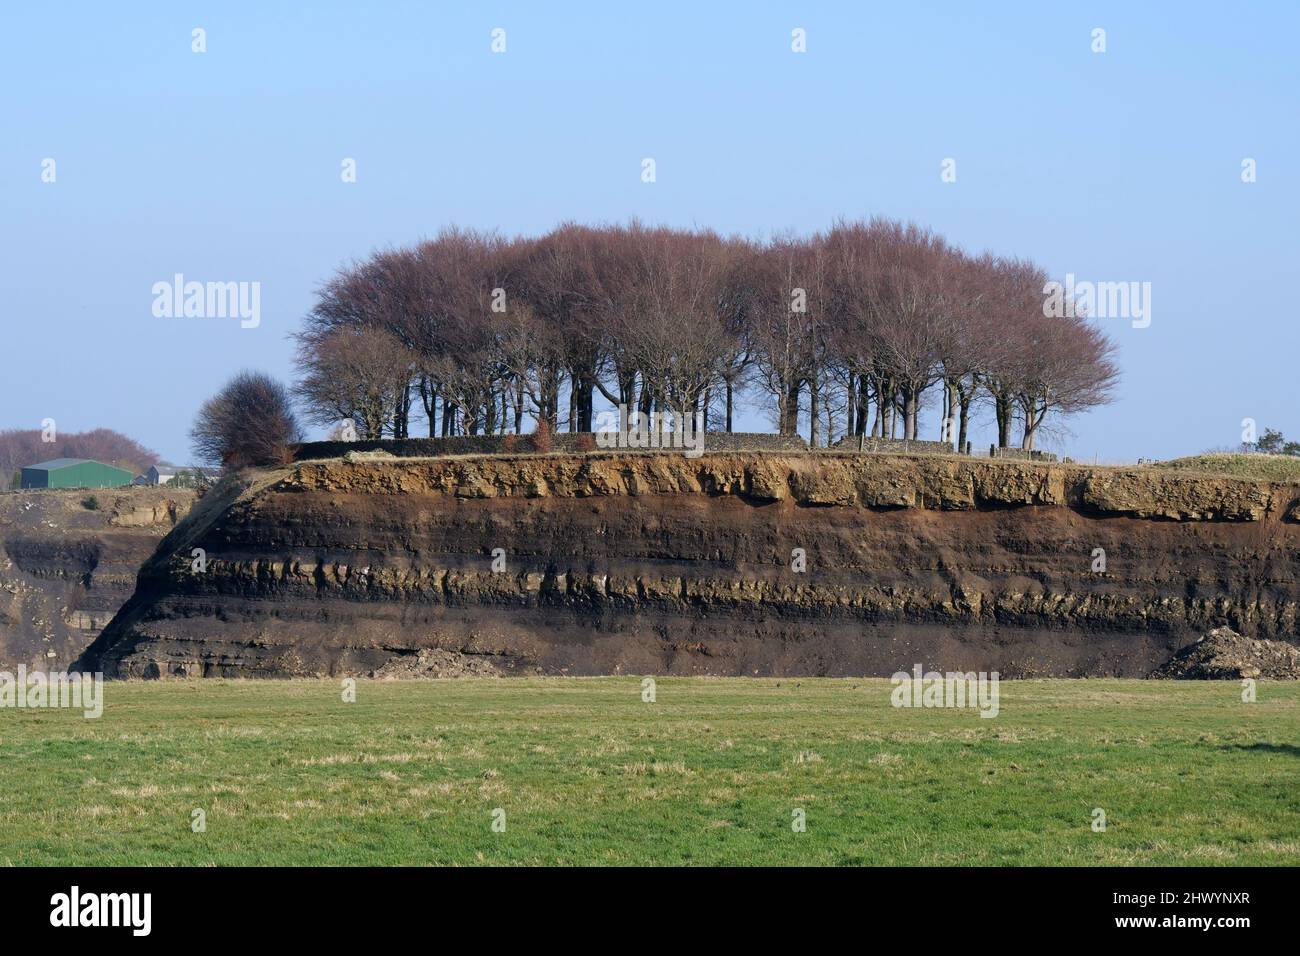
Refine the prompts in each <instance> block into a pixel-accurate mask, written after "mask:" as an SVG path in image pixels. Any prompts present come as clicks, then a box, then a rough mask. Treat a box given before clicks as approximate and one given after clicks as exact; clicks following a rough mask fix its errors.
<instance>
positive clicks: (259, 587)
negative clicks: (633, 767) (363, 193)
mask: <svg viewBox="0 0 1300 956" xmlns="http://www.w3.org/2000/svg"><path fill="white" fill-rule="evenodd" d="M1298 500H1300V485H1294V484H1282V483H1270V482H1263V481H1252V480H1245V479H1234V478H1224V477H1216V476H1207V475H1194V474H1185V473H1179V472H1169V471H1160V470H1155V469H1149V468H1141V469H1130V470H1124V469H1114V468H1089V467H1082V466H1076V465H1044V464H1029V463H1012V462H999V461H990V460H977V459H967V458H958V457H952V458H938V457H892V456H881V455H860V454H852V453H845V454H836V453H825V452H822V453H808V454H781V455H770V454H749V455H744V454H725V455H706V456H704V457H702V458H698V459H694V460H692V459H687V458H685V457H682V456H680V455H669V454H622V455H619V454H587V455H535V456H484V457H474V458H469V457H466V458H441V459H394V460H385V461H374V460H365V461H352V462H349V461H339V460H334V461H314V462H303V463H300V464H298V465H295V466H293V467H291V468H288V469H285V470H282V471H278V472H272V473H267V474H264V475H259V476H256V477H254V478H252V479H248V480H246V481H245V483H244V484H242V485H240V484H236V483H235V482H234V481H233V480H232V481H229V482H228V483H227V484H225V485H223V486H222V487H221V488H220V489H218V491H217V492H214V493H211V494H209V495H208V496H207V497H206V498H205V499H204V500H203V502H202V503H201V505H200V506H199V507H197V508H196V509H195V510H194V512H193V513H191V514H190V516H189V517H188V518H187V519H186V520H185V521H183V522H182V523H181V524H180V525H179V526H178V527H177V528H176V529H175V531H173V532H172V534H170V535H169V536H168V537H167V538H166V539H165V540H164V541H163V543H162V545H161V546H160V548H159V551H158V553H157V554H155V556H154V557H153V558H152V559H151V560H150V561H149V562H147V563H146V565H145V566H144V568H143V569H142V571H141V574H140V577H139V582H138V586H137V590H136V593H135V595H134V596H133V597H132V598H131V599H130V600H129V601H128V602H127V604H126V605H125V606H124V607H123V608H122V610H121V611H120V612H119V613H118V615H117V616H116V617H115V618H114V620H113V621H112V622H111V624H110V625H109V626H108V627H107V628H106V629H105V631H104V633H103V634H102V635H101V636H100V637H99V639H97V640H96V641H95V643H94V644H93V645H92V646H91V648H90V649H89V650H88V651H87V653H86V655H85V658H84V659H83V661H82V666H83V667H90V668H94V669H102V670H104V671H105V672H106V673H108V674H110V675H116V676H158V675H165V676H166V675H175V676H180V675H184V676H197V675H203V676H268V677H283V676H293V675H343V674H361V673H367V672H369V671H371V670H374V669H376V668H378V667H380V666H381V665H383V664H385V663H386V662H389V661H391V660H392V659H393V658H401V657H406V656H413V655H415V654H417V652H418V651H419V650H420V649H422V648H438V649H440V650H443V651H451V652H454V653H457V654H466V655H475V657H476V659H480V660H486V661H490V662H492V663H493V664H494V666H496V667H497V668H498V669H499V670H501V671H502V672H507V673H508V672H537V671H540V672H544V673H567V674H604V673H650V674H665V673H677V674H688V673H689V674H791V675H793V674H810V675H811V674H823V675H872V674H877V675H884V674H890V673H893V672H895V671H897V670H908V669H910V668H911V667H912V666H913V665H914V664H916V663H920V664H923V665H924V666H926V667H937V668H954V667H960V668H964V669H975V670H998V671H1000V672H1001V673H1002V674H1003V675H1004V676H1045V675H1057V676H1082V675H1119V676H1145V675H1146V674H1148V673H1149V672H1150V671H1151V670H1152V669H1153V668H1154V667H1156V666H1157V665H1159V664H1161V663H1163V662H1164V661H1166V660H1167V659H1168V658H1169V657H1170V656H1171V655H1172V654H1173V653H1174V651H1176V650H1177V649H1178V648H1180V647H1182V646H1184V645H1186V644H1188V643H1190V642H1191V641H1193V640H1195V639H1196V637H1198V636H1199V635H1200V634H1202V633H1204V632H1205V631H1207V630H1209V629H1210V628H1212V627H1214V626H1218V625H1222V624H1226V625H1230V626H1231V627H1233V628H1234V629H1236V630H1237V631H1240V632H1242V633H1245V634H1250V635H1257V636H1261V637H1271V638H1280V639H1284V640H1290V641H1293V642H1294V641H1295V640H1296V639H1297V633H1298V632H1297V599H1298V596H1300V590H1298V588H1300V524H1297V522H1296V517H1297V512H1298V511H1300V505H1298ZM194 549H202V551H203V552H204V554H205V556H206V569H205V570H203V571H201V572H196V571H195V570H194V568H193V562H194V558H193V554H194ZM497 549H500V550H499V551H498V550H497ZM796 549H802V550H803V553H804V554H805V555H806V570H805V571H802V572H800V571H797V570H795V567H796V566H797V553H798V552H797V551H796ZM1096 549H1101V550H1102V551H1104V554H1105V568H1106V570H1105V571H1104V572H1098V571H1094V570H1093V569H1094V567H1095V566H1096V562H1097V556H1098V554H1099V553H1100V552H1098V551H1097V550H1096ZM494 552H495V558H494ZM494 559H495V561H496V567H497V568H502V567H504V569H503V570H495V571H494V570H493V567H494Z"/></svg>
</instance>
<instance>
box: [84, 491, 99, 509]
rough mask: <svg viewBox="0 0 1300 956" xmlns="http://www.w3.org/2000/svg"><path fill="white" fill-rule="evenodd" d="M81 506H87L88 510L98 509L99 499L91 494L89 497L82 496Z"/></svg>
mask: <svg viewBox="0 0 1300 956" xmlns="http://www.w3.org/2000/svg"><path fill="white" fill-rule="evenodd" d="M81 507H83V508H85V509H86V510H87V511H98V510H99V499H98V498H96V497H95V496H94V495H91V496H90V497H88V498H82V499H81Z"/></svg>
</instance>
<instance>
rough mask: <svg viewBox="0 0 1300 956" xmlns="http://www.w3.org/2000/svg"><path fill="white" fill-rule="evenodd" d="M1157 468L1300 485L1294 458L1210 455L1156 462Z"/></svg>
mask: <svg viewBox="0 0 1300 956" xmlns="http://www.w3.org/2000/svg"><path fill="white" fill-rule="evenodd" d="M1155 467H1157V468H1172V469H1175V470H1180V471H1198V472H1202V473H1204V474H1211V475H1224V476H1226V477H1229V478H1256V479H1259V480H1262V481H1290V482H1300V458H1298V457H1294V456H1291V455H1237V454H1230V453H1209V454H1204V455H1193V456H1192V457H1190V458H1174V459H1172V460H1170V461H1161V462H1156V465H1155Z"/></svg>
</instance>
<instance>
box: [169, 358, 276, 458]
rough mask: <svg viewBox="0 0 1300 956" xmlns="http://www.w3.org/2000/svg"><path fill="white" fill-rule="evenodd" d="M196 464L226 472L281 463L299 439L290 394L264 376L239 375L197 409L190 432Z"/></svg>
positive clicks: (248, 373) (256, 374) (247, 373)
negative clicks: (210, 464) (214, 465)
mask: <svg viewBox="0 0 1300 956" xmlns="http://www.w3.org/2000/svg"><path fill="white" fill-rule="evenodd" d="M190 438H191V440H192V442H193V445H194V453H195V455H196V456H197V457H198V459H199V461H200V462H219V463H220V464H221V465H222V466H223V467H225V468H235V469H237V468H255V467H262V466H267V465H284V464H287V463H289V462H290V461H292V460H293V448H294V446H295V445H297V444H299V443H300V442H301V441H302V430H301V429H300V428H299V426H298V421H297V419H296V418H295V417H294V413H293V403H292V400H291V398H290V395H289V390H288V389H287V388H285V387H284V386H283V385H282V384H280V383H279V382H277V381H276V380H275V379H273V378H271V377H270V376H269V375H266V374H263V373H262V372H248V371H245V372H240V373H239V374H237V375H236V376H235V377H234V378H232V379H231V380H230V381H229V382H227V383H226V385H225V386H224V387H223V388H222V389H221V391H219V392H217V394H216V395H214V396H212V398H209V399H208V400H207V401H206V402H204V403H203V405H202V406H201V407H200V408H199V413H198V415H197V416H196V417H195V420H194V427H193V429H192V430H191V431H190Z"/></svg>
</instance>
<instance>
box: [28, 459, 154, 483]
mask: <svg viewBox="0 0 1300 956" xmlns="http://www.w3.org/2000/svg"><path fill="white" fill-rule="evenodd" d="M132 477H133V476H132V474H131V472H129V471H126V470H125V469H123V468H114V467H113V466H112V465H105V464H104V463H103V462H100V461H91V460H90V459H88V458H55V459H54V460H52V461H43V462H41V463H40V464H39V465H31V466H29V467H27V468H24V469H23V471H22V478H21V479H20V484H21V485H22V487H24V488H120V487H122V486H123V485H129V484H131V479H132Z"/></svg>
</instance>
